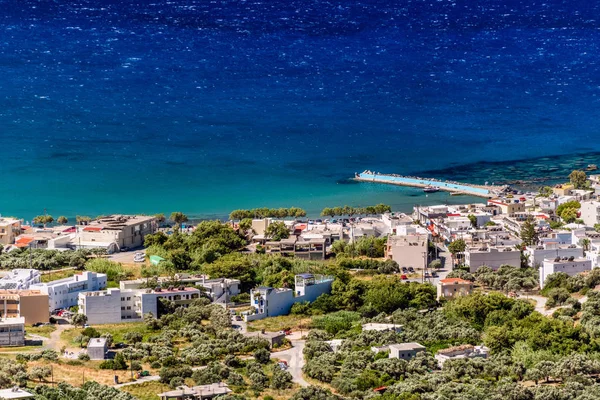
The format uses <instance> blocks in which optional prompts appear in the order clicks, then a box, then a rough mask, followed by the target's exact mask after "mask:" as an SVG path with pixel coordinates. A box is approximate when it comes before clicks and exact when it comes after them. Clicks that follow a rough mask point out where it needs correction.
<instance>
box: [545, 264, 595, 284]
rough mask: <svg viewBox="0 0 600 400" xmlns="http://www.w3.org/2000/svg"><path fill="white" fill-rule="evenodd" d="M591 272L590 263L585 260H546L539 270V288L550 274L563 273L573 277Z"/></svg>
mask: <svg viewBox="0 0 600 400" xmlns="http://www.w3.org/2000/svg"><path fill="white" fill-rule="evenodd" d="M591 270H592V261H591V260H588V259H586V258H575V257H570V258H556V259H546V260H544V262H543V263H542V267H541V268H540V271H539V273H540V288H543V287H544V282H545V281H546V278H547V277H548V275H550V274H554V273H556V272H564V273H565V274H567V275H569V276H575V275H577V274H579V273H581V272H584V271H591Z"/></svg>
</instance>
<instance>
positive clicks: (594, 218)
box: [579, 201, 600, 226]
mask: <svg viewBox="0 0 600 400" xmlns="http://www.w3.org/2000/svg"><path fill="white" fill-rule="evenodd" d="M579 212H580V213H581V216H580V218H581V219H582V220H583V222H584V223H585V224H586V225H587V226H594V225H596V224H600V201H584V202H582V203H581V208H580V209H579Z"/></svg>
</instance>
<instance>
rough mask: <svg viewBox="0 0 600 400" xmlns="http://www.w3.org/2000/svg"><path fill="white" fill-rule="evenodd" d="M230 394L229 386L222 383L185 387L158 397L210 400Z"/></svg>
mask: <svg viewBox="0 0 600 400" xmlns="http://www.w3.org/2000/svg"><path fill="white" fill-rule="evenodd" d="M228 393H231V389H229V388H228V387H227V384H225V383H223V382H220V383H211V384H210V385H200V386H194V387H191V388H190V387H187V386H185V385H184V386H180V387H179V388H178V389H176V390H171V391H169V392H164V393H159V394H158V397H159V398H160V400H210V399H214V398H216V397H222V396H225V395H227V394H228Z"/></svg>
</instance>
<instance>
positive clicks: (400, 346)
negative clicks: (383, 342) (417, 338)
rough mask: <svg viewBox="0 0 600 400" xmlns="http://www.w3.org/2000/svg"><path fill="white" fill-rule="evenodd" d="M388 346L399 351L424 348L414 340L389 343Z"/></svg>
mask: <svg viewBox="0 0 600 400" xmlns="http://www.w3.org/2000/svg"><path fill="white" fill-rule="evenodd" d="M390 348H394V349H397V350H400V351H410V350H425V346H423V345H422V344H419V343H416V342H408V343H396V344H390Z"/></svg>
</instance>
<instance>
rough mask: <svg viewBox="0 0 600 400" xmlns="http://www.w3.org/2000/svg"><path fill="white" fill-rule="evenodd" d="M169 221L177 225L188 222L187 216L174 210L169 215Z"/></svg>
mask: <svg viewBox="0 0 600 400" xmlns="http://www.w3.org/2000/svg"><path fill="white" fill-rule="evenodd" d="M170 219H171V221H173V222H175V223H176V224H177V225H181V224H183V223H184V222H188V217H187V215H185V214H184V213H182V212H179V211H176V212H172V213H171V217H170Z"/></svg>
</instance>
